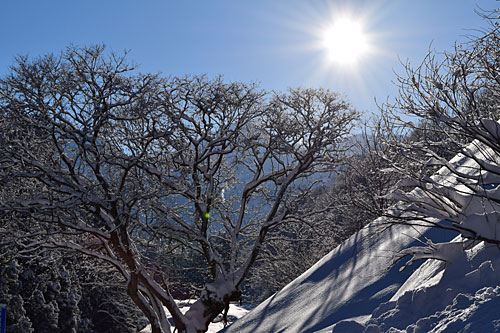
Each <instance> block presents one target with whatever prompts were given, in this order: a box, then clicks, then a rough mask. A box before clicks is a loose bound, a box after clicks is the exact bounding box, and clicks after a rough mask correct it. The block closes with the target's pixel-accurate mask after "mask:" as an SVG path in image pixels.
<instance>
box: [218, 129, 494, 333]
mask: <svg viewBox="0 0 500 333" xmlns="http://www.w3.org/2000/svg"><path fill="white" fill-rule="evenodd" d="M493 125H495V127H494V126H493ZM484 126H485V127H487V128H488V130H489V133H490V135H491V136H495V137H498V133H500V130H499V129H500V126H497V124H492V123H485V124H484ZM468 149H469V150H471V152H470V154H472V155H474V156H476V157H478V158H480V159H482V158H483V157H484V160H483V162H484V161H487V160H488V158H487V157H488V156H489V155H490V152H489V151H487V150H480V149H479V148H478V146H475V145H471V146H470V147H469V148H468ZM472 155H470V156H472ZM483 155H484V156H483ZM486 155H488V156H486ZM440 163H441V165H443V168H441V169H440V171H439V172H438V173H437V174H436V175H434V176H432V179H431V181H432V186H433V187H436V188H438V189H439V190H442V191H443V192H442V193H443V195H446V196H448V195H454V196H451V197H450V198H451V199H452V200H449V202H446V205H445V206H442V205H436V202H438V201H428V202H427V201H425V200H422V198H424V196H422V193H419V191H412V192H410V193H405V194H404V193H396V195H401V196H402V198H403V199H407V200H404V201H405V202H406V203H408V204H411V203H412V202H419V204H421V205H422V207H423V209H425V211H422V213H430V214H429V215H427V216H431V217H434V218H436V219H437V220H436V221H440V220H441V221H443V219H449V220H448V221H450V222H455V223H460V224H461V225H462V227H464V228H466V229H468V230H464V232H462V235H461V236H460V235H459V236H456V233H453V232H450V231H444V230H440V229H429V228H425V227H415V226H413V227H412V226H403V225H393V226H391V227H390V228H386V229H383V227H384V226H387V223H386V222H387V221H385V220H384V219H382V218H381V219H378V220H376V221H374V222H372V223H371V224H369V225H368V226H367V227H366V228H364V229H363V230H361V231H359V232H358V233H356V234H355V235H353V236H352V237H351V238H349V239H348V240H347V241H346V242H344V243H343V244H341V245H340V246H339V247H337V248H336V249H334V250H333V251H332V252H330V253H329V254H328V255H326V256H325V257H324V258H323V259H321V260H320V261H319V262H318V263H316V264H315V265H314V266H313V267H311V268H310V269H309V270H308V271H306V272H305V273H304V274H302V275H301V276H300V277H298V278H297V279H296V280H294V281H292V282H291V283H290V284H288V285H287V286H286V287H285V288H283V289H282V290H281V291H279V292H278V293H276V294H275V295H273V296H271V297H270V298H268V299H267V300H266V301H264V302H263V303H262V304H260V305H259V306H258V307H256V308H255V309H253V310H252V311H250V312H249V313H248V314H247V315H245V316H244V317H243V318H241V319H239V320H237V321H236V322H235V323H233V324H232V325H231V326H229V327H228V328H226V329H225V330H224V332H227V333H233V332H238V333H240V332H241V333H253V332H257V333H258V332H262V333H264V332H265V333H267V332H273V333H274V332H275V333H279V332H287V333H288V332H291V333H294V332H297V333H298V332H301V333H302V332H321V333H326V332H337V333H338V332H350V333H356V332H365V333H368V332H392V333H396V332H500V311H498V309H500V247H497V246H492V245H485V243H484V242H478V241H477V239H474V238H473V237H472V240H471V239H470V238H471V235H472V236H474V235H476V236H481V237H485V238H488V239H492V240H499V239H500V228H499V227H498V225H500V222H498V223H497V221H500V218H499V217H500V216H499V215H498V213H497V212H499V211H500V207H498V205H496V204H493V203H492V201H488V200H485V199H487V198H492V197H495V198H498V197H500V191H496V190H497V188H498V184H499V183H500V178H499V176H498V175H499V174H500V173H497V171H500V169H499V170H497V169H498V163H497V162H495V164H487V163H482V164H481V167H480V168H479V167H478V164H477V163H476V162H475V161H473V160H472V159H468V158H467V157H465V156H463V155H460V154H459V155H457V156H456V157H455V158H453V159H452V160H451V161H450V162H444V161H441V162H440ZM445 165H446V166H445ZM447 170H454V172H456V174H460V173H463V175H466V177H465V178H466V179H467V180H468V181H471V182H473V181H476V182H477V183H476V184H472V183H471V184H472V185H473V186H471V184H468V185H467V186H465V184H464V183H462V184H461V183H460V181H459V180H458V179H457V177H455V176H452V175H450V173H449V172H448V171H447ZM484 170H486V171H487V172H484ZM492 174H494V177H493V176H491V175H492ZM491 185H493V186H491ZM468 186H470V187H468ZM474 187H475V188H481V187H482V189H483V191H484V194H485V195H484V196H483V197H482V198H481V197H478V196H476V197H474V196H470V195H469V194H470V191H471V189H472V188H474ZM457 190H459V191H460V192H461V193H457V192H455V191H457ZM474 191H477V192H476V193H481V189H479V190H477V189H476V190H474ZM436 193H439V192H436ZM413 199H415V200H416V201H414V200H413ZM417 199H418V200H417ZM426 205H427V206H426ZM454 236H456V237H455V238H454V239H453V240H452V238H453V237H454ZM419 237H420V238H425V239H427V242H426V243H424V244H422V243H421V242H416V241H415V239H417V238H419ZM462 237H468V238H469V240H466V239H465V238H462ZM395 257H396V258H400V259H403V258H405V259H406V257H411V258H410V260H409V261H407V262H405V261H404V260H400V261H398V262H397V263H396V264H395V263H394V258H395ZM422 260H425V261H424V262H423V263H422ZM402 268H405V269H404V270H402V271H400V270H401V269H402Z"/></svg>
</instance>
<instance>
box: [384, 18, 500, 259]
mask: <svg viewBox="0 0 500 333" xmlns="http://www.w3.org/2000/svg"><path fill="white" fill-rule="evenodd" d="M491 17H492V18H490V19H489V20H488V21H487V22H489V23H490V24H491V26H490V28H489V29H487V30H486V31H484V32H482V34H481V36H480V37H470V39H469V40H468V42H466V43H464V44H461V45H457V46H456V48H455V50H454V52H451V53H444V54H435V53H432V52H430V53H429V54H428V56H427V57H426V58H425V60H424V62H423V63H422V64H421V65H420V66H419V67H417V68H412V67H411V66H410V65H409V64H408V65H407V66H406V75H405V76H404V77H399V80H398V82H399V86H400V94H399V98H398V100H397V101H396V103H395V104H393V105H386V106H385V107H384V108H383V113H384V115H385V116H384V117H385V121H386V124H387V126H388V128H389V130H388V131H387V133H390V135H388V140H385V143H384V144H386V145H390V146H393V147H395V148H397V151H398V155H399V157H400V158H399V160H398V161H395V160H394V159H393V160H392V167H391V169H390V170H389V171H390V172H396V173H398V174H399V175H400V177H402V178H404V179H403V180H402V181H401V182H399V183H398V187H399V189H396V190H395V191H394V192H393V193H392V194H391V198H392V199H395V200H400V203H399V204H398V205H396V206H394V207H393V209H392V210H390V211H389V213H388V215H389V216H390V217H393V218H396V221H399V222H401V221H403V222H404V223H408V224H413V225H424V226H430V227H437V228H445V229H452V230H455V231H457V232H458V233H459V234H461V235H462V237H463V238H464V239H466V240H467V239H468V240H472V241H486V242H490V243H495V244H500V237H499V235H498V234H497V232H496V230H497V228H498V225H499V224H498V222H499V221H500V220H499V218H500V216H499V215H498V208H499V206H498V204H499V203H500V201H499V200H498V195H497V194H496V193H497V191H496V190H497V186H498V184H500V168H499V166H500V158H499V156H500V125H499V123H498V120H499V119H498V117H499V114H500V113H499V103H498V101H499V96H500V95H499V93H500V89H499V88H500V85H499V83H500V67H499V63H498V59H499V57H500V38H499V37H500V35H499V31H498V22H497V17H498V13H492V16H491ZM453 156H455V157H453ZM451 157H453V158H452V159H451V160H450V158H451ZM431 252H432V251H431ZM429 253H430V252H429ZM406 254H408V253H406Z"/></svg>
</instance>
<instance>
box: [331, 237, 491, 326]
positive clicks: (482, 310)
mask: <svg viewBox="0 0 500 333" xmlns="http://www.w3.org/2000/svg"><path fill="white" fill-rule="evenodd" d="M478 248H479V249H478ZM499 254H500V251H499V250H498V248H497V247H495V246H489V247H485V246H484V244H483V243H481V244H478V245H477V246H476V248H475V249H473V250H470V251H465V252H464V255H463V256H461V257H460V258H458V259H457V260H455V261H454V262H453V263H451V264H450V263H445V262H440V263H439V264H438V265H436V263H435V262H434V263H432V262H429V263H427V264H426V265H422V266H421V267H420V268H419V269H418V270H416V271H415V272H414V274H413V275H412V276H411V277H410V278H409V279H408V281H407V283H406V284H405V285H403V286H402V287H401V289H402V290H400V291H399V292H398V293H396V294H395V297H393V298H392V299H391V300H390V301H388V302H383V303H381V304H380V305H379V306H378V307H377V308H376V309H375V310H374V311H373V312H372V315H371V319H370V320H369V321H367V322H366V323H365V324H364V325H362V326H363V327H362V329H361V328H360V327H359V325H358V327H357V331H360V332H392V333H396V332H407V333H423V332H499V331H500V312H498V309H499V306H500V257H499ZM486 258H490V259H488V260H485V259H486ZM492 258H493V259H492ZM438 266H444V267H441V268H442V269H437V268H438ZM426 274H427V275H433V274H434V279H427V280H426V281H424V280H422V276H424V275H426ZM412 280H413V281H412ZM429 281H434V284H433V283H432V282H429ZM419 284H420V285H419ZM398 295H399V296H398ZM340 324H341V323H338V324H337V325H336V326H335V327H334V330H333V331H334V332H337V331H338V332H340V331H341V330H340V329H341V328H342V327H343V326H338V325H340Z"/></svg>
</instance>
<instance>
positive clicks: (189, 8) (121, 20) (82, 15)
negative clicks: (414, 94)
mask: <svg viewBox="0 0 500 333" xmlns="http://www.w3.org/2000/svg"><path fill="white" fill-rule="evenodd" d="M499 6H500V3H499V2H497V1H494V0H418V1H417V0H392V1H389V0H366V1H365V0H352V1H347V0H329V1H327V0H310V1H305V0H304V1H298V0H268V1H264V0H247V1H242V0H232V1H230V0H224V1H223V0H219V1H217V0H213V1H208V0H204V1H201V0H200V1H194V0H177V1H173V0H172V1H167V0H163V1H160V0H136V1H132V0H99V1H98V0H44V1H42V0H32V1H28V0H1V1H0V42H1V43H0V75H5V74H6V73H7V72H8V67H9V66H10V65H12V64H13V58H14V56H15V55H18V54H22V55H29V56H30V57H37V56H39V55H44V54H47V53H56V54H58V53H59V52H61V51H62V50H64V49H65V47H66V46H68V45H71V44H73V45H76V46H86V45H93V44H105V45H107V46H108V47H109V48H110V49H111V50H113V51H116V52H121V51H123V50H130V55H129V59H130V60H131V61H133V62H136V63H138V64H140V70H141V71H142V72H162V73H164V74H165V75H178V76H183V75H185V74H207V75H208V76H209V77H215V76H217V75H219V74H221V75H223V76H224V77H225V78H226V79H227V80H230V81H244V82H259V83H260V84H261V87H262V88H265V89H270V90H277V91H282V90H284V89H286V88H288V87H298V86H302V87H324V88H330V89H332V90H335V91H337V92H340V93H343V94H345V96H346V97H347V98H348V100H350V101H351V103H352V104H353V105H354V106H355V107H356V108H357V109H359V110H361V111H364V112H374V111H376V106H375V102H374V98H376V99H377V100H378V101H385V100H386V98H387V97H389V98H393V97H394V96H395V95H396V92H397V91H396V89H395V88H394V86H393V84H392V83H391V81H393V80H394V79H395V74H394V72H401V70H402V66H401V63H400V60H402V61H403V62H404V61H406V60H407V59H409V60H410V61H411V63H413V64H418V63H419V62H420V61H421V60H422V59H423V57H424V56H425V54H426V53H427V51H428V50H429V48H432V49H434V50H437V51H443V50H452V48H453V45H454V42H455V41H456V40H463V39H464V35H467V34H471V33H474V32H473V31H471V30H470V29H480V28H482V27H486V26H487V23H486V22H485V21H484V20H482V19H481V18H480V17H479V16H478V15H477V14H475V13H474V10H475V9H478V8H482V9H486V10H490V9H493V8H496V7H499ZM339 17H350V18H351V19H352V20H355V21H356V22H358V23H359V24H360V25H361V26H362V28H361V29H362V31H363V32H362V34H363V38H364V40H365V41H366V43H368V44H367V45H369V52H365V53H364V54H363V56H362V57H360V58H359V60H358V61H356V62H355V63H339V62H336V61H333V60H332V59H331V57H330V56H329V52H330V51H329V49H328V47H326V46H325V44H324V42H323V36H324V34H325V31H326V30H327V29H329V27H331V26H332V22H334V21H335V20H338V19H339ZM344 37H346V39H347V40H354V39H353V37H351V36H350V35H349V36H344ZM431 43H432V44H431ZM334 48H335V47H334Z"/></svg>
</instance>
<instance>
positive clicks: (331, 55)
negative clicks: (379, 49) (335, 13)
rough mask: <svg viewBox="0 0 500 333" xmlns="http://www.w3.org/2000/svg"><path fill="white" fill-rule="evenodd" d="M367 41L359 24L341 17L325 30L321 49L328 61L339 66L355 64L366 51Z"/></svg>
mask: <svg viewBox="0 0 500 333" xmlns="http://www.w3.org/2000/svg"><path fill="white" fill-rule="evenodd" d="M368 46H369V43H368V40H367V36H366V34H365V32H364V31H363V27H362V25H361V23H360V22H358V21H356V20H353V19H352V18H349V17H342V18H339V19H336V20H334V22H333V23H332V24H331V25H330V26H329V27H327V28H326V30H325V31H324V35H323V47H324V48H325V49H326V50H327V52H328V59H329V60H330V61H332V62H336V63H338V64H340V65H353V64H356V63H357V62H358V61H359V60H360V58H361V57H362V56H363V55H364V54H365V53H367V51H368Z"/></svg>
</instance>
